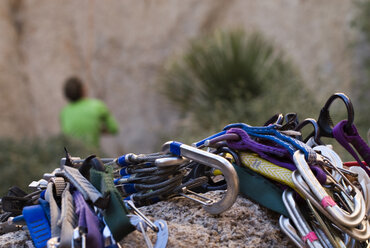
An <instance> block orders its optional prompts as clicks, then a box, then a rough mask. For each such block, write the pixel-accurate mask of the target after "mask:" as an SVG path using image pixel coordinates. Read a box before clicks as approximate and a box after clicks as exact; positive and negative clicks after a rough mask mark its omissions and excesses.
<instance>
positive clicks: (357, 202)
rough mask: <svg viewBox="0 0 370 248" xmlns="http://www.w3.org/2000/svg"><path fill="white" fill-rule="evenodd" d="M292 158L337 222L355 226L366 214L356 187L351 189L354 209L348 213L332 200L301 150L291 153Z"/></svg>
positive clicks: (316, 195) (314, 192) (362, 200)
mask: <svg viewBox="0 0 370 248" xmlns="http://www.w3.org/2000/svg"><path fill="white" fill-rule="evenodd" d="M293 160H294V163H295V165H296V166H297V169H298V171H299V172H300V174H301V175H302V177H303V178H304V180H305V182H306V183H307V185H308V186H309V188H310V189H311V191H312V192H313V194H314V195H315V197H316V198H317V199H318V201H319V202H320V203H321V205H322V206H323V207H324V208H325V209H326V211H328V212H329V213H330V215H332V216H333V217H334V218H335V219H337V221H338V222H339V223H341V224H342V225H344V226H348V227H356V226H358V225H359V224H360V223H361V222H362V220H363V219H364V217H365V214H366V207H365V202H364V198H363V197H362V194H361V192H360V191H359V190H358V189H357V188H356V187H355V188H354V189H353V190H354V191H355V196H354V197H353V203H354V210H353V212H352V213H350V214H349V213H347V212H346V211H344V210H343V209H341V208H340V207H339V206H338V205H337V204H336V203H335V202H334V200H333V199H332V198H331V197H330V196H329V195H328V193H327V192H326V191H325V189H324V188H323V187H322V186H321V184H320V183H319V182H318V181H317V179H316V177H315V176H314V174H313V173H312V171H311V169H310V167H309V165H308V164H307V162H306V159H305V156H304V154H303V153H302V152H300V151H296V152H295V153H294V155H293Z"/></svg>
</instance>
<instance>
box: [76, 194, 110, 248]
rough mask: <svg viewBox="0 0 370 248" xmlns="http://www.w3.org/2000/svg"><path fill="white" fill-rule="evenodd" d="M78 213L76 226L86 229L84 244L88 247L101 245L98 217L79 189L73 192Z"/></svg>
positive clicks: (99, 246)
mask: <svg viewBox="0 0 370 248" xmlns="http://www.w3.org/2000/svg"><path fill="white" fill-rule="evenodd" d="M73 199H74V201H75V205H76V213H77V215H78V226H79V227H82V228H84V230H86V232H87V233H86V246H87V247H90V248H101V247H103V246H104V245H103V236H102V234H101V232H100V230H99V219H98V217H97V216H96V215H95V213H94V212H93V211H92V210H91V209H90V206H89V205H88V204H87V203H86V201H85V199H84V198H83V196H82V194H81V193H80V192H79V191H77V190H76V191H75V192H74V193H73Z"/></svg>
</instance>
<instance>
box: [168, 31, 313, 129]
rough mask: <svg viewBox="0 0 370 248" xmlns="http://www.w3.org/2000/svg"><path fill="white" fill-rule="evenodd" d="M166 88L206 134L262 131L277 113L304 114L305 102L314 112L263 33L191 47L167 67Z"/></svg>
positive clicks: (232, 34) (226, 35) (221, 35)
mask: <svg viewBox="0 0 370 248" xmlns="http://www.w3.org/2000/svg"><path fill="white" fill-rule="evenodd" d="M162 83H163V86H164V87H163V92H164V94H165V95H166V96H167V97H168V98H169V99H170V101H171V102H172V103H174V105H175V106H176V107H177V108H178V109H179V111H180V112H181V113H183V115H184V116H187V117H189V116H190V118H191V120H192V123H193V124H195V125H196V126H197V127H198V128H202V129H203V130H204V129H218V128H220V127H222V126H223V125H224V124H226V123H230V122H246V123H250V124H255V125H258V124H259V125H262V124H263V122H264V121H265V120H267V119H268V118H269V117H271V116H272V115H273V114H275V113H276V112H284V111H289V112H296V111H299V110H302V106H303V104H302V103H303V102H304V101H306V103H307V101H308V103H309V104H308V106H312V104H311V102H310V101H311V100H310V97H309V95H308V94H307V93H306V91H305V90H304V87H303V86H302V84H301V80H300V77H299V74H298V73H297V71H296V69H295V68H294V66H293V65H292V64H291V62H290V61H289V60H288V59H286V58H285V56H284V54H283V52H282V51H281V50H280V49H277V48H276V47H275V46H274V44H273V43H272V42H270V41H269V40H267V39H266V38H264V37H263V36H262V35H261V34H260V33H252V34H250V35H246V34H245V32H244V31H242V30H233V31H229V32H221V31H217V32H215V33H214V34H212V35H209V36H205V37H202V38H199V39H197V40H194V41H191V42H190V46H189V48H188V49H187V50H186V52H185V53H184V54H183V55H182V56H181V57H180V58H176V59H175V60H174V61H172V62H170V63H169V64H168V65H167V66H166V67H165V71H164V73H163V77H162ZM308 111H309V108H307V109H305V112H306V113H307V112H308ZM307 114H309V113H307ZM305 117H307V115H306V116H305Z"/></svg>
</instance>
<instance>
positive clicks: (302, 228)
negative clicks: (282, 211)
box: [283, 189, 322, 248]
mask: <svg viewBox="0 0 370 248" xmlns="http://www.w3.org/2000/svg"><path fill="white" fill-rule="evenodd" d="M283 202H284V205H285V207H286V209H287V210H288V213H289V218H290V219H291V220H292V221H293V223H294V224H295V226H296V227H297V230H298V232H299V234H300V235H301V236H302V237H303V239H304V240H305V242H306V243H307V245H308V246H309V247H314V248H317V247H322V245H321V243H320V241H319V240H318V239H317V237H315V238H316V239H314V238H309V236H310V235H312V234H313V231H312V229H311V227H310V226H309V225H308V223H307V221H306V220H305V218H304V217H303V216H302V213H301V211H300V210H299V207H298V205H297V204H296V202H295V200H294V197H293V191H292V190H288V189H286V190H285V191H284V192H283Z"/></svg>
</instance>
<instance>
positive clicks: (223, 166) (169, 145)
mask: <svg viewBox="0 0 370 248" xmlns="http://www.w3.org/2000/svg"><path fill="white" fill-rule="evenodd" d="M162 151H163V152H170V153H173V154H175V155H177V156H182V157H185V158H188V159H191V160H193V161H196V162H198V163H200V164H204V165H207V166H210V167H212V168H215V169H218V170H220V171H221V172H222V174H223V176H224V178H225V181H226V184H227V190H226V193H225V194H223V197H222V199H221V200H219V201H218V202H215V203H212V204H207V205H204V206H203V208H204V210H206V211H207V212H208V213H210V214H220V213H222V212H224V211H226V210H228V209H229V208H230V207H231V206H232V205H233V204H234V202H235V201H236V198H237V196H238V193H239V178H238V175H237V173H236V171H235V169H234V167H233V166H232V164H231V163H230V162H229V161H228V160H227V159H225V158H223V157H221V156H219V155H216V154H213V153H210V152H206V151H203V150H201V149H198V148H195V147H192V146H189V145H185V144H182V143H179V142H174V141H168V142H166V143H165V144H164V145H163V146H162Z"/></svg>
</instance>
